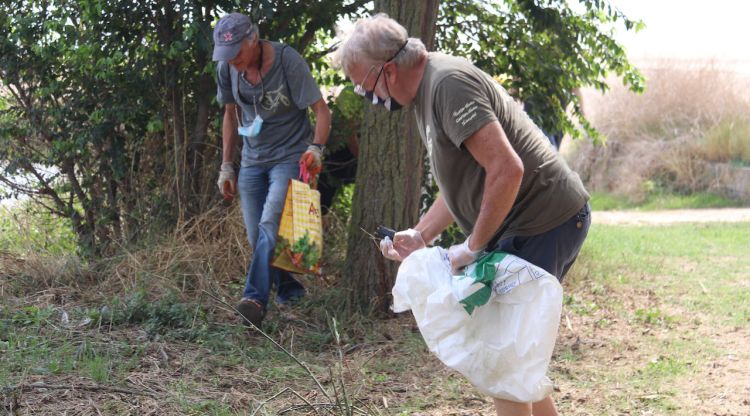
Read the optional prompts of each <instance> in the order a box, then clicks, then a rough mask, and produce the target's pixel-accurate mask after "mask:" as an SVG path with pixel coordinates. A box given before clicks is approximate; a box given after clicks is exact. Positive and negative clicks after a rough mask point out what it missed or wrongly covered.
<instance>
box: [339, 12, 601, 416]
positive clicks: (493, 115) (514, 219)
mask: <svg viewBox="0 0 750 416" xmlns="http://www.w3.org/2000/svg"><path fill="white" fill-rule="evenodd" d="M335 63H336V64H337V65H338V66H340V67H341V68H342V69H343V71H344V73H345V74H346V76H347V77H348V78H349V79H350V80H351V82H352V83H353V84H354V85H355V91H356V92H357V93H359V94H360V95H362V96H364V97H365V98H366V99H367V100H368V101H370V102H371V103H373V104H375V105H382V106H383V107H385V109H386V110H389V111H397V110H399V109H400V108H402V107H403V106H406V105H412V106H413V110H414V114H415V116H416V120H417V126H418V129H419V132H420V135H421V137H422V140H423V143H424V145H425V147H426V148H427V154H428V158H429V160H430V165H431V168H432V172H433V174H434V177H435V179H436V182H437V184H438V188H439V190H440V195H439V197H438V198H437V199H436V200H435V202H434V203H433V204H432V206H431V207H430V208H429V210H428V212H427V213H426V214H425V215H424V216H423V217H422V218H421V219H420V220H419V222H418V223H417V224H416V225H415V226H414V228H412V229H408V230H404V231H399V232H397V233H396V234H395V236H394V239H393V241H390V239H387V238H386V239H383V240H382V243H381V251H382V253H383V255H384V256H385V257H386V258H389V259H392V260H395V261H401V260H402V259H404V258H405V257H407V256H408V255H409V254H410V253H412V252H413V251H415V250H417V249H420V248H423V247H425V246H426V242H431V241H433V240H434V239H436V238H437V237H438V236H439V235H440V233H441V232H442V231H443V230H445V229H446V228H447V227H448V226H449V225H450V224H452V223H453V222H454V221H455V222H457V223H458V225H459V226H460V227H461V229H462V230H463V232H464V233H465V234H466V235H467V237H466V240H465V241H464V242H463V243H461V244H457V245H454V246H452V247H450V248H449V249H448V257H449V260H450V263H451V267H452V268H453V269H454V270H457V269H460V268H462V267H464V266H466V265H469V264H471V263H473V262H475V261H476V260H477V259H478V258H479V256H480V255H481V254H482V253H483V252H485V251H504V252H507V253H510V254H514V255H516V256H518V257H521V258H523V259H525V260H527V261H529V262H531V263H533V264H535V265H537V266H539V267H542V268H544V269H545V270H547V271H548V272H549V273H550V274H552V275H554V276H556V277H557V278H558V279H559V280H562V278H563V277H564V276H565V274H566V273H567V271H568V270H569V269H570V266H571V265H572V264H573V262H574V261H575V259H576V256H577V255H578V252H579V251H580V249H581V246H582V245H583V241H584V239H585V238H586V234H587V232H588V228H589V224H590V215H589V212H590V210H589V206H588V199H589V195H588V193H587V192H586V190H585V189H584V187H583V184H582V182H581V180H580V178H579V177H578V175H577V174H576V173H574V172H573V171H571V170H570V168H569V167H568V166H567V164H566V163H565V161H564V160H563V159H562V158H561V157H560V155H559V154H558V153H557V152H556V151H555V150H554V149H553V148H552V147H551V146H550V145H549V141H548V140H547V138H546V137H545V136H544V134H543V133H542V131H541V130H540V129H539V128H538V127H537V126H535V125H534V123H533V122H532V121H531V119H530V118H529V117H528V116H527V115H526V113H525V112H524V111H523V109H522V108H521V106H520V105H518V104H517V103H516V102H515V101H514V100H513V98H512V97H511V96H510V95H509V94H508V93H507V92H506V91H505V90H504V89H503V88H502V87H501V86H500V85H499V84H498V83H497V82H496V81H495V80H493V78H492V77H491V76H490V75H488V74H486V73H484V72H482V71H481V70H480V69H478V68H477V67H475V66H474V65H473V64H471V63H470V62H469V61H467V60H465V59H462V58H457V57H453V56H449V55H445V54H442V53H436V52H431V53H428V52H427V51H426V49H425V46H424V44H423V43H422V41H420V40H419V39H417V38H410V37H408V34H407V32H406V29H404V27H403V26H401V25H400V24H399V23H398V22H396V21H395V20H393V19H391V18H389V17H388V16H387V15H384V14H378V15H376V16H373V17H371V18H365V19H361V20H359V21H358V22H357V23H356V25H355V26H354V29H353V32H352V33H351V35H350V36H349V37H348V38H347V39H346V40H345V41H344V42H343V43H342V44H341V46H340V47H339V50H338V52H337V55H336V56H335ZM403 174H408V173H407V172H404V173H403ZM494 405H495V409H496V411H497V414H498V415H519V416H521V415H524V416H525V415H530V414H532V412H533V414H534V415H537V416H543V415H556V414H557V410H556V409H555V405H554V402H553V401H552V398H551V396H547V397H546V398H544V399H543V400H540V401H539V402H537V403H533V404H532V403H518V402H513V401H510V400H505V399H498V398H494Z"/></svg>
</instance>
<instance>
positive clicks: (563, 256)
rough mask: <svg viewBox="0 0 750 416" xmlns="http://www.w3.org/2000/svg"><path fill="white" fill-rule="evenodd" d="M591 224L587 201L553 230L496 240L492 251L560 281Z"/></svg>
mask: <svg viewBox="0 0 750 416" xmlns="http://www.w3.org/2000/svg"><path fill="white" fill-rule="evenodd" d="M590 225H591V208H590V207H589V204H588V202H587V203H586V205H584V206H583V208H581V210H580V211H578V212H577V213H576V214H575V215H573V216H572V217H570V219H568V220H567V221H565V222H564V223H562V224H560V225H558V226H557V227H555V228H553V229H551V230H549V231H547V232H545V233H542V234H537V235H532V236H523V237H522V236H516V237H510V238H506V239H504V240H500V241H498V242H497V244H496V245H495V248H494V249H493V251H504V252H506V253H509V254H513V255H515V256H518V257H520V258H522V259H524V260H526V261H529V262H531V263H533V264H534V265H536V266H539V267H541V268H543V269H544V270H546V271H548V272H549V273H550V274H552V275H554V276H555V277H557V280H559V281H560V282H562V280H563V277H564V276H565V274H566V273H568V270H569V269H570V266H572V265H573V263H574V262H575V261H576V258H577V257H578V253H579V252H580V251H581V247H582V246H583V241H584V240H585V239H586V235H587V234H588V232H589V226H590Z"/></svg>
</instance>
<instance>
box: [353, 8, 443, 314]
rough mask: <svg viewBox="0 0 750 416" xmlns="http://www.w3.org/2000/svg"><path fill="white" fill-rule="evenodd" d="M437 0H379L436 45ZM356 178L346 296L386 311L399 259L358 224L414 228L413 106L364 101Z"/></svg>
mask: <svg viewBox="0 0 750 416" xmlns="http://www.w3.org/2000/svg"><path fill="white" fill-rule="evenodd" d="M438 4H439V1H438V0H419V1H409V2H405V1H399V0H378V1H375V11H376V12H384V13H387V14H388V15H389V16H390V17H391V18H393V19H396V20H397V21H398V22H399V23H401V24H402V25H403V26H404V27H405V28H406V30H407V31H408V32H409V36H410V37H419V38H421V39H422V41H423V42H424V44H425V46H427V49H428V50H431V49H432V48H433V43H434V37H435V22H436V20H437V11H438ZM360 130H361V134H360V135H359V137H360V143H359V149H360V150H359V158H358V167H357V178H356V185H355V191H354V197H353V198H354V201H353V206H352V219H351V226H350V230H349V241H348V249H347V259H348V260H347V263H348V267H347V279H346V284H347V288H348V289H349V290H350V292H351V293H350V294H349V296H348V297H347V301H348V302H349V306H350V307H354V308H357V309H364V310H366V311H368V312H370V313H372V312H374V313H377V314H382V313H387V312H388V307H389V305H390V303H391V299H390V291H391V288H392V287H393V282H394V279H395V274H396V270H397V267H398V264H396V263H394V262H392V261H389V260H386V259H385V258H383V256H382V255H381V254H380V250H379V249H378V248H377V247H376V246H375V245H374V244H373V242H372V241H371V240H370V239H369V237H368V236H367V234H365V233H364V232H362V231H361V229H360V227H361V228H363V229H365V230H367V231H368V232H372V231H373V230H375V228H376V227H377V226H378V225H381V224H382V225H385V226H388V227H390V228H395V229H397V230H401V229H405V228H409V227H413V226H414V225H415V224H416V222H417V219H418V215H419V208H420V197H421V194H422V166H423V160H424V147H423V146H422V142H421V139H420V137H419V132H418V131H417V128H416V122H415V119H414V115H413V110H412V108H411V106H409V107H406V108H404V109H402V110H401V111H398V112H394V113H391V112H388V111H386V110H384V109H382V108H380V107H375V106H372V105H369V104H368V105H366V107H365V115H364V120H363V123H362V127H361V129H360Z"/></svg>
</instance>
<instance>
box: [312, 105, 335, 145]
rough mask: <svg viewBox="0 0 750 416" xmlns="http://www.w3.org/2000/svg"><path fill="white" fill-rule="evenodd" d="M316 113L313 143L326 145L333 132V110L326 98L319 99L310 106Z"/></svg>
mask: <svg viewBox="0 0 750 416" xmlns="http://www.w3.org/2000/svg"><path fill="white" fill-rule="evenodd" d="M310 108H312V110H313V112H314V113H315V136H314V137H313V143H315V144H322V145H325V144H326V143H327V142H328V134H329V133H330V132H331V110H330V109H329V108H328V104H327V103H326V100H324V99H322V98H321V99H319V100H318V101H316V102H314V103H313V105H311V106H310Z"/></svg>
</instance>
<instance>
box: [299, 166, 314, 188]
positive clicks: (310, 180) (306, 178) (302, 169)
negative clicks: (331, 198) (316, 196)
mask: <svg viewBox="0 0 750 416" xmlns="http://www.w3.org/2000/svg"><path fill="white" fill-rule="evenodd" d="M299 180H300V181H302V182H304V183H306V184H308V185H310V188H312V189H318V180H317V177H316V175H313V174H312V173H310V171H309V170H308V169H307V165H306V164H305V162H299Z"/></svg>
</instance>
